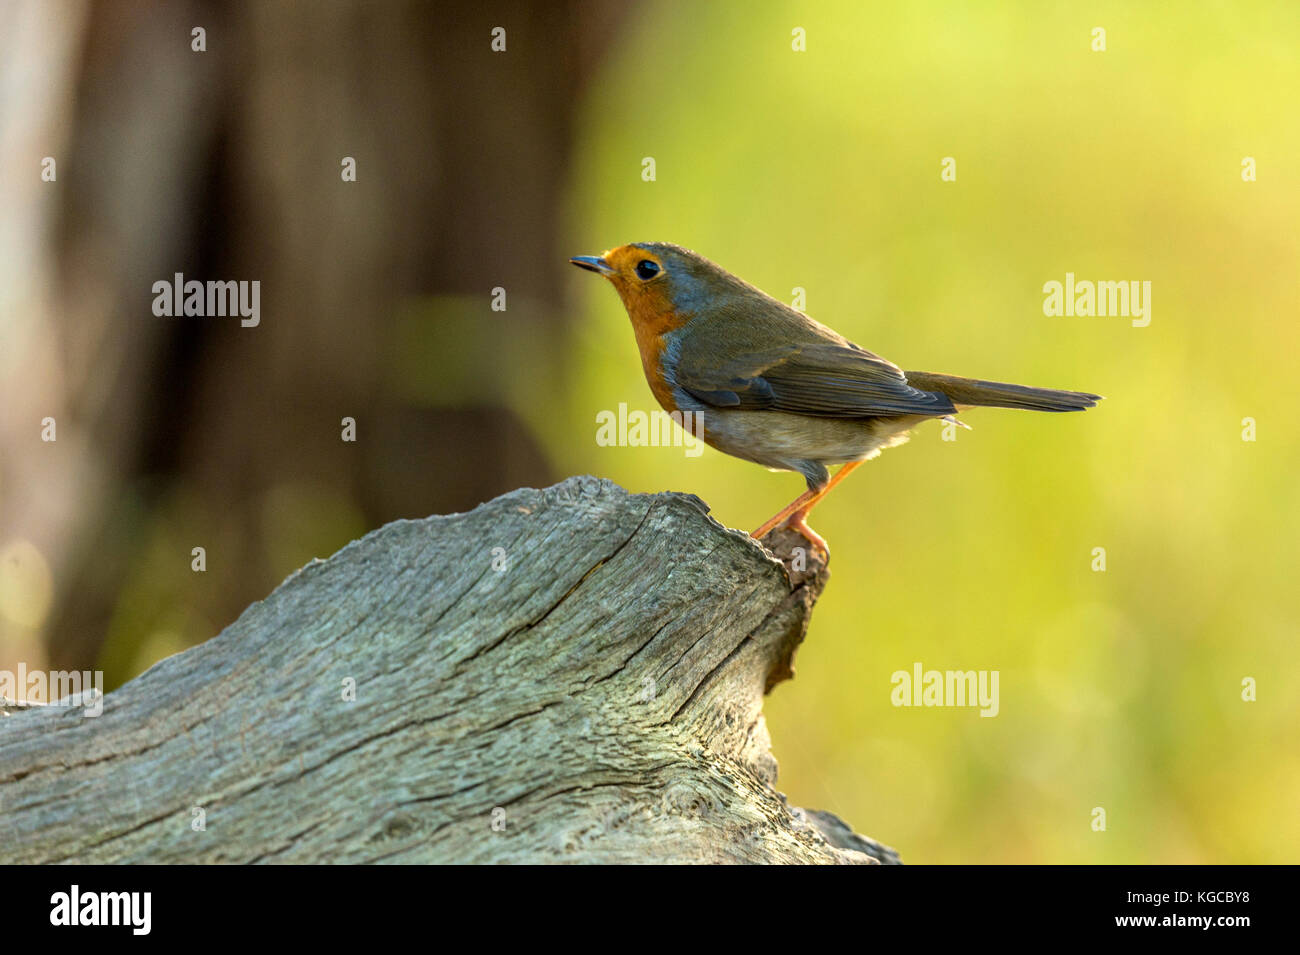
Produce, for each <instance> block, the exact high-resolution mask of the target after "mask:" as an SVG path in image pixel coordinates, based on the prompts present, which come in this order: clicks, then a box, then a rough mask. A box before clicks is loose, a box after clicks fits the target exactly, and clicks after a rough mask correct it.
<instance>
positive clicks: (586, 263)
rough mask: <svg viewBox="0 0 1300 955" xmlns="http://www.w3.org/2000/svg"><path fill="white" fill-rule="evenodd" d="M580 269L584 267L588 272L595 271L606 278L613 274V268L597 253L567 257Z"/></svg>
mask: <svg viewBox="0 0 1300 955" xmlns="http://www.w3.org/2000/svg"><path fill="white" fill-rule="evenodd" d="M569 261H570V262H572V263H573V264H574V265H576V266H577V267H578V268H580V269H586V270H587V271H588V272H595V273H596V274H597V275H603V276H605V277H606V278H608V277H609V276H611V275H613V274H614V268H613V266H611V265H610V264H609V263H608V262H606V261H605V260H604V259H602V258H601V257H600V256H599V255H575V256H574V257H573V258H571V259H569Z"/></svg>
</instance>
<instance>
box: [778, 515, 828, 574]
mask: <svg viewBox="0 0 1300 955" xmlns="http://www.w3.org/2000/svg"><path fill="white" fill-rule="evenodd" d="M785 526H786V527H788V528H790V530H792V531H797V532H798V533H800V534H802V535H803V538H804V540H806V541H808V543H810V544H812V545H813V547H815V548H817V550H819V551H821V552H822V560H823V561H825V562H827V563H829V562H830V559H831V547H830V545H829V544H827V543H826V538H824V537H822V535H821V534H818V533H817V532H816V531H815V530H813V529H812V528H811V527H809V526H808V516H807V515H806V514H803V513H799V514H795V515H793V516H792V517H791V518H790V519H789V520H788V521H786V522H785Z"/></svg>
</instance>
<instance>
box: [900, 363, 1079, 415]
mask: <svg viewBox="0 0 1300 955" xmlns="http://www.w3.org/2000/svg"><path fill="white" fill-rule="evenodd" d="M904 374H906V375H907V383H908V384H909V385H911V386H912V387H913V388H919V389H920V390H921V391H937V392H939V393H940V394H943V395H947V396H948V399H949V400H950V401H952V403H953V404H955V405H957V406H958V407H960V406H962V405H967V406H969V407H983V408H1026V409H1028V410H1030V411H1083V410H1084V409H1085V408H1091V407H1092V406H1093V405H1095V404H1096V403H1097V402H1098V401H1101V395H1090V394H1088V393H1087V392H1086V391H1057V390H1056V389H1055V388H1030V387H1029V386H1028V385H1008V384H1004V383H1003V382H1000V381H979V380H977V379H975V378H960V377H958V376H957V375H936V374H933V373H931V372H928V371H909V372H904Z"/></svg>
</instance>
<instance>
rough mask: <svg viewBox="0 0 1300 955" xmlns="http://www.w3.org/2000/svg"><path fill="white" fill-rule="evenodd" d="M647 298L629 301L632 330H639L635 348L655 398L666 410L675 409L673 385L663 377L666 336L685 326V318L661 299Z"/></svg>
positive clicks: (636, 331) (628, 310)
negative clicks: (659, 300)
mask: <svg viewBox="0 0 1300 955" xmlns="http://www.w3.org/2000/svg"><path fill="white" fill-rule="evenodd" d="M647 299H649V296H646V298H645V299H640V300H638V301H633V302H628V303H626V304H627V312H628V316H629V317H630V318H631V319H632V331H633V332H635V333H636V347H637V349H638V350H639V351H640V352H641V367H642V368H644V369H645V378H646V381H647V382H648V383H649V385H650V391H651V393H652V394H653V395H654V396H655V400H656V401H658V402H659V404H660V406H661V407H662V408H663V409H664V410H665V411H676V410H677V405H676V403H675V402H674V401H673V394H672V388H671V387H670V386H669V384H668V382H667V381H666V380H665V379H664V372H663V352H664V336H665V335H667V334H668V333H669V332H671V331H674V330H675V329H678V328H681V327H682V326H683V325H685V324H686V319H685V318H683V317H682V316H680V315H678V314H677V313H676V312H675V311H673V310H672V309H670V308H669V309H665V308H662V307H660V303H659V302H655V301H652V300H647Z"/></svg>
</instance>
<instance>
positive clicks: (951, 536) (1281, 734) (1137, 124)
mask: <svg viewBox="0 0 1300 955" xmlns="http://www.w3.org/2000/svg"><path fill="white" fill-rule="evenodd" d="M796 26H800V27H803V28H804V29H805V30H806V31H807V51H806V52H804V53H796V52H793V51H792V49H791V30H792V28H794V27H796ZM1096 26H1101V27H1104V28H1105V29H1106V40H1107V50H1106V51H1105V52H1092V50H1091V49H1090V47H1091V42H1092V34H1091V31H1092V29H1093V27H1096ZM1298 49H1300V6H1298V5H1295V4H1289V3H1272V4H1248V3H1222V4H1201V5H1189V4H1172V3H1171V4H1165V5H1156V4H1137V5H1135V4H1103V5H1089V6H1086V7H1085V5H1080V4H1064V3H1062V4H1056V5H1047V4H1041V3H1024V4H970V5H960V4H920V3H907V4H858V3H845V4H838V5H832V4H793V3H792V4H785V5H780V4H740V3H733V4H720V3H717V4H715V3H709V4H672V3H664V4H658V5H654V6H651V7H648V8H645V9H644V10H642V11H641V12H640V13H639V14H638V17H637V22H636V24H634V26H633V28H632V29H630V30H629V31H627V32H626V33H625V35H624V36H623V37H622V39H621V41H620V44H619V46H618V48H617V49H616V50H615V51H613V53H612V54H611V55H610V58H609V60H608V62H607V65H606V67H605V69H604V70H603V72H602V74H601V75H600V77H599V79H598V82H597V83H596V84H595V86H594V88H593V89H592V90H591V91H590V94H589V97H588V99H587V101H586V102H585V103H584V105H583V112H582V115H583V127H582V134H581V137H580V140H579V149H578V154H579V156H580V157H581V158H580V161H579V162H578V164H577V166H576V167H575V168H574V170H573V181H572V216H571V221H570V222H569V223H567V224H566V230H567V234H569V235H571V236H572V243H573V249H572V251H573V252H574V253H587V252H599V251H602V250H603V249H605V248H609V247H612V246H615V245H619V244H622V243H624V242H630V241H642V240H656V241H672V242H677V243H680V244H683V245H686V246H688V247H691V248H694V249H696V250H697V251H700V252H701V253H703V254H705V255H707V256H709V257H710V258H713V259H714V260H715V261H717V262H719V263H720V264H722V265H724V266H725V267H727V268H729V269H730V270H732V271H734V272H736V273H737V274H739V275H741V276H743V277H744V278H746V279H747V280H749V281H750V282H753V283H754V284H756V285H758V286H759V287H761V288H763V289H765V290H766V291H768V292H769V293H771V294H773V295H776V296H777V297H779V298H783V299H785V300H787V301H788V300H789V299H790V292H791V289H792V288H794V287H795V286H801V287H803V288H805V289H807V311H808V312H809V314H811V315H812V316H813V317H815V318H817V319H819V320H820V321H823V322H825V323H827V324H830V325H832V326H833V327H835V328H836V329H838V330H839V331H840V332H842V333H843V334H845V335H847V336H849V337H850V338H852V339H853V340H855V341H857V342H858V343H860V344H862V345H864V346H865V347H867V348H870V349H872V350H874V351H877V352H879V353H881V354H883V355H885V356H886V357H888V358H890V359H892V360H894V361H896V362H897V363H898V364H900V365H902V366H903V367H905V368H918V369H925V370H933V371H946V372H953V373H960V374H969V375H973V376H978V377H987V378H993V379H1001V380H1010V381H1020V382H1024V383H1028V384H1038V385H1045V386H1055V387H1063V388H1077V389H1084V390H1091V391H1096V392H1099V393H1101V394H1103V395H1106V396H1107V400H1106V401H1105V402H1104V403H1103V404H1102V405H1101V406H1100V407H1099V408H1098V409H1097V410H1095V411H1091V412H1088V413H1086V414H1083V415H1069V416H1059V415H1035V414H1030V413H1027V412H1012V411H999V410H984V411H976V412H972V413H969V414H967V415H965V416H964V418H965V419H966V420H967V421H969V422H970V423H971V424H972V425H973V427H974V430H973V431H969V432H967V431H960V432H958V435H957V438H956V440H955V441H953V442H945V441H942V440H941V435H940V427H939V426H938V425H935V424H930V425H927V426H925V427H922V428H921V429H919V430H918V432H916V434H915V435H914V437H913V439H912V441H911V442H910V444H908V445H906V446H905V447H903V448H901V449H898V450H893V451H890V452H887V453H886V454H885V455H883V457H881V458H880V459H878V460H876V461H874V462H872V463H870V464H869V465H868V466H866V467H864V468H863V469H862V470H861V471H859V472H858V473H857V474H855V475H854V476H853V478H852V479H851V480H849V481H847V482H846V483H845V484H844V485H843V486H842V488H841V489H840V490H838V491H837V492H836V493H835V494H834V495H832V496H831V497H830V498H829V500H828V501H827V502H826V503H825V504H823V505H822V506H821V507H820V508H819V510H818V511H817V514H816V517H817V520H815V521H814V522H813V524H814V526H815V527H817V528H818V529H819V530H820V531H821V532H822V533H823V534H824V535H825V536H826V537H827V538H828V539H829V540H830V542H831V546H832V549H833V552H834V559H833V577H832V580H831V583H830V586H829V588H828V589H827V591H826V593H825V595H824V597H823V598H822V600H821V602H820V604H819V605H818V607H817V611H816V614H815V615H814V617H813V621H812V625H811V628H810V631H809V634H808V638H807V641H806V642H805V644H804V645H803V647H802V648H801V650H800V653H799V656H798V660H797V674H798V675H797V678H796V679H795V680H794V681H793V682H792V683H787V684H784V685H782V686H780V687H779V688H778V689H777V690H776V691H775V692H774V694H773V696H772V697H771V698H770V700H769V703H768V714H769V722H770V727H771V731H772V736H773V739H774V747H775V752H776V755H777V757H778V759H779V761H780V764H781V781H780V784H781V788H782V789H783V790H785V791H786V792H787V793H788V794H789V795H790V797H791V798H792V800H793V802H794V803H795V804H798V805H808V806H815V807H819V808H826V809H830V810H832V811H834V812H836V813H838V814H840V815H842V816H843V817H844V818H845V819H846V820H847V821H849V822H850V823H851V824H852V825H853V826H855V827H856V828H857V829H859V830H860V831H864V832H867V833H870V834H872V835H875V836H877V837H878V838H880V839H882V840H884V841H886V842H889V843H891V844H893V845H895V846H896V847H898V848H899V849H900V850H901V851H902V853H903V857H904V859H905V860H910V861H913V862H958V861H981V860H983V861H996V862H1187V863H1190V862H1223V861H1232V862H1281V861H1294V860H1295V858H1296V857H1297V849H1298V848H1300V814H1298V813H1297V807H1298V805H1300V798H1298V797H1300V758H1298V754H1297V746H1296V742H1297V733H1296V730H1297V718H1298V717H1300V705H1298V704H1297V689H1300V680H1298V679H1297V676H1296V671H1295V660H1296V650H1295V639H1296V622H1297V598H1296V587H1295V579H1296V563H1297V561H1296V558H1297V547H1296V541H1297V537H1300V508H1297V506H1296V492H1295V481H1296V470H1297V464H1298V463H1300V443H1298V442H1297V440H1296V437H1295V434H1296V425H1295V414H1296V409H1295V399H1296V396H1297V395H1296V387H1295V384H1294V382H1295V374H1296V349H1297V344H1298V340H1300V336H1298V335H1297V319H1298V318H1300V309H1298V308H1297V303H1298V300H1300V299H1298V293H1297V264H1298V263H1300V241H1298V240H1297V224H1298V223H1300V179H1298V176H1300V122H1297V120H1298V119H1300V70H1297V60H1296V55H1297V50H1298ZM646 156H652V157H654V159H655V161H656V164H657V179H656V181H654V182H644V181H642V179H641V160H642V158H643V157H646ZM945 156H952V157H954V158H955V159H956V162H957V179H956V181H955V182H942V181H941V180H940V161H941V159H942V157H945ZM1245 156H1253V157H1255V159H1256V161H1257V163H1258V181H1257V182H1250V183H1248V182H1243V181H1242V178H1241V161H1242V158H1243V157H1245ZM1067 271H1071V272H1074V273H1075V275H1076V276H1077V277H1078V278H1079V279H1093V280H1135V279H1136V280H1148V281H1150V282H1151V283H1152V321H1151V324H1150V326H1149V327H1146V328H1134V327H1132V326H1131V325H1130V323H1129V321H1128V320H1127V319H1124V318H1048V317H1045V316H1044V315H1043V312H1042V303H1043V293H1042V286H1043V283H1044V282H1047V281H1049V280H1052V279H1056V280H1058V281H1061V280H1063V279H1064V276H1065V273H1066V272H1067ZM572 282H573V295H574V302H575V308H576V309H577V311H576V312H575V316H574V321H575V324H576V325H577V335H578V345H577V349H576V351H575V353H574V354H573V356H572V358H571V368H572V374H573V376H574V377H573V379H572V387H571V389H570V390H569V392H568V394H567V401H568V406H567V407H563V410H560V409H561V407H562V406H555V405H549V404H548V405H547V406H546V407H545V408H544V409H543V408H540V407H536V406H534V407H528V406H526V405H523V404H521V410H522V411H523V412H524V414H525V415H527V416H528V419H529V420H530V422H531V423H532V424H533V426H534V427H536V428H537V429H538V430H539V431H541V432H542V433H543V434H545V436H546V438H547V441H548V443H549V446H550V447H551V448H552V450H553V453H554V455H555V459H556V466H557V468H558V469H559V470H560V471H561V472H566V473H576V472H583V471H590V472H594V473H596V474H599V475H602V476H606V477H609V478H612V479H614V480H616V481H619V482H620V483H622V484H623V485H625V486H627V487H629V488H631V489H633V490H638V491H658V490H662V489H666V488H671V489H680V490H688V491H692V492H694V493H696V494H698V495H700V496H701V497H703V498H704V499H705V500H707V501H708V502H709V504H710V505H711V506H712V508H713V513H714V514H715V516H716V517H717V518H718V519H719V520H721V521H722V522H724V523H726V524H728V525H730V526H736V527H742V528H746V529H748V528H751V527H753V526H755V525H757V524H758V523H759V522H760V521H761V520H762V519H763V518H765V517H767V516H768V514H769V513H771V512H773V511H774V510H776V508H778V507H779V506H781V505H782V504H784V503H785V502H786V501H787V500H788V499H790V498H792V497H793V496H794V495H795V494H797V493H798V492H799V491H800V490H802V481H801V479H799V478H798V477H796V476H794V475H789V474H772V473H768V472H766V471H764V470H762V469H760V468H758V467H756V466H754V465H752V464H748V463H745V462H742V461H739V460H736V459H732V458H728V457H725V456H723V455H721V454H719V453H718V452H715V451H712V450H708V451H706V452H705V453H704V455H703V456H702V457H699V458H694V459H692V458H688V457H686V456H685V455H683V454H682V452H681V450H680V449H651V448H599V447H597V446H596V445H595V441H594V434H595V423H594V419H595V414H596V412H597V411H598V410H600V409H604V408H610V409H613V408H616V407H617V405H618V403H619V402H627V403H628V404H629V406H630V407H632V408H644V409H649V408H652V407H654V405H653V402H652V399H651V398H650V396H649V393H648V391H647V389H646V387H645V383H644V381H643V378H642V373H641V368H640V364H639V362H638V360H637V356H636V350H635V345H634V343H633V338H632V334H631V330H630V328H629V326H628V322H627V319H626V316H625V315H624V313H623V311H622V309H621V307H620V306H619V303H618V300H617V297H616V296H615V294H614V292H613V291H612V290H611V289H610V288H608V287H605V283H603V282H599V281H598V280H596V279H595V278H594V277H593V276H590V275H587V274H584V273H578V272H576V271H575V273H574V275H573V278H572ZM1245 417H1253V418H1255V419H1256V421H1257V427H1258V440H1257V441H1256V442H1254V443H1248V442H1245V441H1243V440H1242V419H1243V418H1245ZM584 423H589V424H588V425H587V426H586V427H584ZM1094 547H1104V548H1105V549H1106V555H1107V569H1106V571H1105V572H1104V573H1097V572H1094V571H1093V570H1092V569H1091V566H1092V549H1093V548H1094ZM914 661H921V662H922V663H923V664H924V665H925V666H926V667H927V668H930V667H933V668H938V669H949V668H960V669H968V668H969V669H996V670H999V671H1000V673H1001V713H1000V714H999V715H998V716H997V717H996V718H994V719H982V718H980V717H979V716H978V715H977V713H976V711H974V710H969V709H967V710H962V709H917V708H910V709H908V708H895V707H893V706H892V705H891V704H890V689H891V685H890V682H889V678H890V674H891V673H892V672H893V671H895V670H898V669H909V670H910V668H911V666H912V664H913V662H914ZM1244 677H1253V678H1255V679H1256V680H1257V681H1258V694H1259V699H1258V701H1257V702H1254V703H1247V702H1243V701H1242V699H1241V681H1242V679H1243V678H1244ZM1098 806H1100V807H1103V808H1104V809H1105V810H1106V812H1107V817H1108V818H1107V823H1108V826H1107V830H1106V831H1105V832H1094V831H1092V828H1091V825H1090V824H1091V819H1092V816H1091V812H1092V810H1093V808H1094V807H1098Z"/></svg>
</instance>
